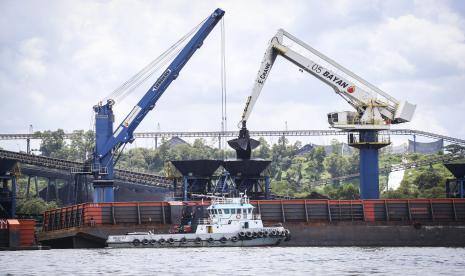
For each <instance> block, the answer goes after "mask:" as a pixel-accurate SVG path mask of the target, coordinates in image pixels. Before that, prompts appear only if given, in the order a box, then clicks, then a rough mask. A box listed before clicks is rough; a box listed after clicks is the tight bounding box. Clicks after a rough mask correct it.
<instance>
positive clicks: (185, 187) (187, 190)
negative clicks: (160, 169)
mask: <svg viewBox="0 0 465 276" xmlns="http://www.w3.org/2000/svg"><path fill="white" fill-rule="evenodd" d="M221 162H222V161H221V160H180V161H171V164H173V166H174V167H175V168H176V169H177V170H178V171H179V172H180V173H181V174H182V181H183V183H182V198H183V200H188V199H190V198H191V195H192V194H207V193H211V192H212V184H213V183H212V181H213V174H214V173H215V171H216V170H217V169H218V168H219V167H220V165H221Z"/></svg>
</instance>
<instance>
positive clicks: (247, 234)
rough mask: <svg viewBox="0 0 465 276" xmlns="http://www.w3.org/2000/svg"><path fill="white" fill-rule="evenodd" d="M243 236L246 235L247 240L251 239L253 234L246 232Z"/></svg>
mask: <svg viewBox="0 0 465 276" xmlns="http://www.w3.org/2000/svg"><path fill="white" fill-rule="evenodd" d="M245 235H246V236H247V237H248V238H251V237H252V235H253V234H252V232H250V231H247V232H246V233H245Z"/></svg>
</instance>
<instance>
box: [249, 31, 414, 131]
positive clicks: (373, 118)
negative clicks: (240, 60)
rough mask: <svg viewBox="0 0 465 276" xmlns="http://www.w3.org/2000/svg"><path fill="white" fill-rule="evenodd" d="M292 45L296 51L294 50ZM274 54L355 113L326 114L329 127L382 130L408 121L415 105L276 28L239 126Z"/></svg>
mask: <svg viewBox="0 0 465 276" xmlns="http://www.w3.org/2000/svg"><path fill="white" fill-rule="evenodd" d="M284 39H289V40H290V41H291V42H292V43H291V45H286V44H285V43H284ZM292 44H294V45H292ZM295 46H297V47H296V48H299V49H294V48H295ZM298 50H301V51H298ZM278 55H280V56H282V57H284V58H285V59H287V60H289V61H290V62H292V63H294V64H295V65H297V66H298V67H299V68H300V69H301V70H303V71H306V72H308V73H310V74H312V75H313V76H315V77H317V78H318V79H320V80H321V81H323V82H324V83H326V84H328V85H329V86H331V87H332V88H333V89H334V91H335V92H336V93H337V94H339V95H340V96H341V97H342V98H343V99H344V100H346V101H347V102H348V103H349V104H350V105H351V106H352V107H354V109H355V112H350V111H344V112H333V113H329V114H328V122H329V123H330V125H331V127H334V128H340V129H346V130H350V129H354V130H356V129H357V130H360V129H372V130H382V129H389V128H390V125H391V124H398V123H405V122H409V121H410V120H411V119H412V116H413V113H414V111H415V107H416V106H415V105H412V104H410V103H408V102H406V101H398V100H397V99H395V98H393V97H392V96H390V95H389V94H387V93H386V92H384V91H382V90H381V89H379V88H378V87H376V86H374V85H372V84H371V83H369V82H368V81H366V80H364V79H362V78H361V77H359V76H357V75H356V74H354V73H353V72H351V71H350V70H349V69H347V68H345V67H343V66H342V65H340V64H338V63H337V62H335V61H334V60H332V59H331V58H329V57H327V56H325V55H323V54H322V53H320V52H319V51H317V50H316V49H314V48H312V47H310V46H309V45H307V44H306V43H305V42H303V41H301V40H300V39H298V38H296V37H295V36H293V35H291V34H290V33H288V32H286V31H285V30H283V29H280V30H278V32H277V34H276V35H275V36H274V37H273V38H272V39H271V41H270V44H269V46H268V48H267V50H266V52H265V55H264V57H263V60H262V63H261V66H260V70H259V71H258V74H257V78H256V79H255V83H254V87H253V90H252V94H251V95H250V96H249V97H248V98H247V102H246V106H245V108H244V112H243V114H242V119H241V121H242V125H243V126H245V123H246V121H247V120H248V118H249V116H250V114H251V112H252V109H253V107H254V105H255V103H256V101H257V99H258V96H259V95H260V92H261V91H262V89H263V86H264V85H265V81H266V79H267V77H268V75H269V73H270V71H271V68H272V67H273V64H274V62H275V60H276V57H277V56H278Z"/></svg>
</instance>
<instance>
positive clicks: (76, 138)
mask: <svg viewBox="0 0 465 276" xmlns="http://www.w3.org/2000/svg"><path fill="white" fill-rule="evenodd" d="M34 135H37V136H41V137H42V140H41V144H40V148H39V150H40V152H41V153H42V155H43V156H48V157H54V158H61V159H68V160H73V161H84V160H86V159H88V158H89V157H90V156H91V154H92V151H93V147H94V136H95V135H94V132H93V131H90V130H89V131H86V132H85V131H83V130H75V131H74V132H73V134H72V136H71V141H70V143H69V144H67V143H65V139H64V136H65V132H64V131H63V130H62V129H58V130H56V131H50V130H47V131H44V132H36V133H34Z"/></svg>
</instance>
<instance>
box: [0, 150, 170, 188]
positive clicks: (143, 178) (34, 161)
mask: <svg viewBox="0 0 465 276" xmlns="http://www.w3.org/2000/svg"><path fill="white" fill-rule="evenodd" d="M0 159H7V160H16V161H18V162H19V163H22V164H28V165H33V166H40V167H46V168H49V169H55V170H61V171H67V172H71V170H72V169H73V168H82V167H83V166H84V164H83V163H81V162H75V161H69V160H64V159H58V158H51V157H44V156H37V155H31V154H26V153H18V152H12V151H6V150H0ZM115 175H116V177H115V178H116V179H120V180H123V181H128V182H133V183H139V184H145V185H151V186H158V187H163V188H172V182H171V180H169V179H168V178H166V177H163V176H159V175H156V174H150V173H142V172H134V171H128V170H121V169H116V170H115Z"/></svg>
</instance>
